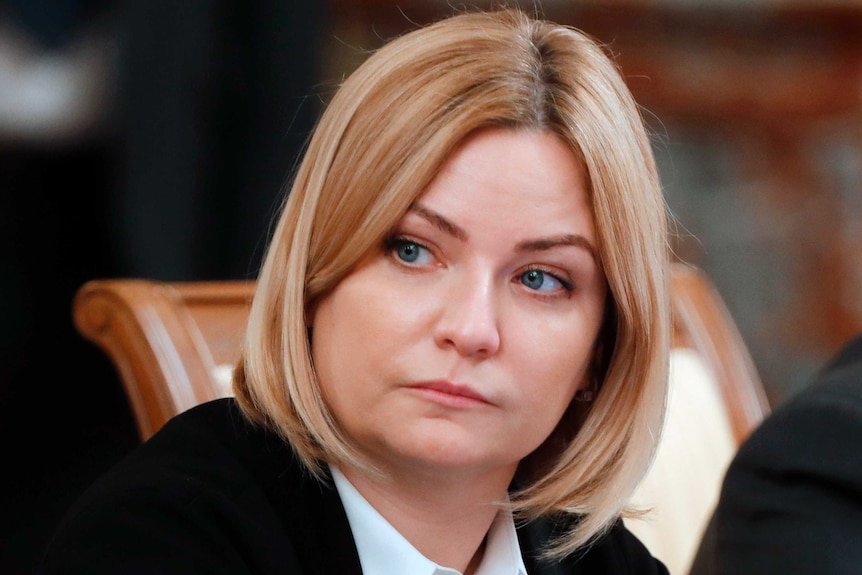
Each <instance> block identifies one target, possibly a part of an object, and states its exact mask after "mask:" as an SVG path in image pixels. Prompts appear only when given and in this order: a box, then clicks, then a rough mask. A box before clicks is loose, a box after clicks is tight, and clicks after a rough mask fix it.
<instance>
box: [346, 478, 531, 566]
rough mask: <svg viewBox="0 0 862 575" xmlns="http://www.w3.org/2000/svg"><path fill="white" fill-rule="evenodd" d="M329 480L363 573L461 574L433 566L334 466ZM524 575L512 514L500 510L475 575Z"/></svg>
mask: <svg viewBox="0 0 862 575" xmlns="http://www.w3.org/2000/svg"><path fill="white" fill-rule="evenodd" d="M330 470H331V472H332V479H333V481H334V483H335V488H336V490H337V491H338V496H339V497H340V498H341V503H342V505H343V506H344V511H345V513H346V514H347V521H348V522H349V523H350V530H351V531H352V532H353V540H354V542H355V543H356V549H357V551H358V552H359V562H360V564H361V565H362V573H363V574H364V575H403V574H404V573H411V574H415V575H461V573H460V572H459V571H456V570H455V569H450V568H448V567H442V566H440V565H437V564H436V563H434V562H433V561H431V560H430V559H428V558H427V557H425V556H424V555H422V554H421V553H420V552H419V551H418V550H417V549H416V548H415V547H414V546H413V545H412V544H411V543H410V542H409V541H407V539H405V538H404V536H402V535H401V534H400V533H399V532H398V531H397V530H396V529H395V528H394V527H393V526H392V525H391V524H390V523H389V522H388V521H387V520H386V519H384V518H383V516H382V515H380V513H378V512H377V510H376V509H374V507H372V506H371V504H370V503H368V501H367V500H366V499H365V498H364V497H363V496H362V495H361V494H360V493H359V492H358V491H357V490H356V488H355V487H353V485H352V484H351V483H350V481H348V479H347V478H346V477H345V476H344V475H343V474H342V473H341V472H340V471H339V470H338V469H336V468H335V467H333V466H330ZM501 574H511V575H527V569H526V568H525V567H524V560H523V557H521V548H520V546H519V545H518V535H517V532H516V531H515V522H514V521H513V519H512V514H511V513H510V512H509V511H508V510H505V509H501V510H500V511H499V512H498V513H497V516H496V517H495V518H494V522H493V523H492V524H491V528H490V529H489V530H488V539H487V544H486V547H485V554H484V556H483V558H482V563H481V564H480V565H479V568H478V569H477V570H476V575H501Z"/></svg>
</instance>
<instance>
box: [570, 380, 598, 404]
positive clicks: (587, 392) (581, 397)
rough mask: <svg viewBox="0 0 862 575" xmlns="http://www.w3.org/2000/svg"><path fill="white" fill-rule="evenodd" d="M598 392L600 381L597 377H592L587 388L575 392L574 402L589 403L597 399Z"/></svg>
mask: <svg viewBox="0 0 862 575" xmlns="http://www.w3.org/2000/svg"><path fill="white" fill-rule="evenodd" d="M598 390H599V382H598V379H597V378H596V377H595V376H593V377H590V382H589V383H588V384H587V386H586V387H584V388H582V389H579V390H577V391H576V392H575V397H574V400H575V401H579V402H581V403H589V402H591V401H592V400H594V399H595V398H596V392H598Z"/></svg>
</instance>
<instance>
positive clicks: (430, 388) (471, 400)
mask: <svg viewBox="0 0 862 575" xmlns="http://www.w3.org/2000/svg"><path fill="white" fill-rule="evenodd" d="M407 387H408V389H410V390H412V391H415V392H417V393H419V394H421V395H422V396H423V397H425V398H426V399H429V400H431V401H434V402H436V403H440V404H443V405H446V406H449V407H478V406H481V405H491V402H490V401H489V400H488V398H487V397H485V396H484V395H482V394H481V393H479V392H478V391H476V390H475V389H473V388H472V387H470V386H469V385H465V384H462V383H453V382H451V381H446V380H433V381H420V382H416V383H413V384H411V385H408V386H407Z"/></svg>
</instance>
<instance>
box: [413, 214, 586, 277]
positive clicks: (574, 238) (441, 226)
mask: <svg viewBox="0 0 862 575" xmlns="http://www.w3.org/2000/svg"><path fill="white" fill-rule="evenodd" d="M408 211H410V212H413V213H415V214H416V215H418V216H421V217H422V218H424V219H425V220H427V221H428V222H429V223H430V224H431V225H433V226H434V227H435V228H437V229H438V230H440V231H441V232H443V233H445V234H448V235H450V236H453V237H455V238H457V239H459V240H461V241H463V242H466V241H467V240H468V239H469V237H470V236H469V234H468V233H467V231H466V230H464V228H462V227H461V226H459V225H457V224H455V223H454V222H451V221H449V220H448V219H446V217H445V216H443V215H441V214H438V213H437V212H435V211H434V210H431V209H428V208H426V207H425V206H422V205H420V204H418V203H413V204H412V205H411V206H410V208H409V210H408ZM559 246H574V247H579V248H582V249H584V250H586V251H587V253H589V254H590V256H591V257H592V258H593V261H595V262H596V263H597V264H598V263H599V256H598V251H597V250H596V248H595V246H594V245H593V244H592V242H590V240H588V239H587V238H586V237H584V236H582V235H581V234H564V235H561V236H552V237H549V238H539V239H535V240H524V241H522V242H519V243H518V245H516V246H515V250H516V251H519V252H543V251H546V250H550V249H553V248H556V247H559Z"/></svg>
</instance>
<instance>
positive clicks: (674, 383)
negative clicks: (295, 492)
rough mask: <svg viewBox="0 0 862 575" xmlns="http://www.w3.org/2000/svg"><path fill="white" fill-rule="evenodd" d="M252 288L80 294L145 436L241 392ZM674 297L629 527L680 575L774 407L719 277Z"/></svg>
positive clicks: (681, 279) (96, 286)
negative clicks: (659, 390) (661, 415)
mask: <svg viewBox="0 0 862 575" xmlns="http://www.w3.org/2000/svg"><path fill="white" fill-rule="evenodd" d="M254 288H255V284H254V282H251V281H234V282H200V283H160V282H155V281H146V280H122V279H121V280H97V281H92V282H89V283H87V284H85V285H84V286H83V287H82V288H81V289H80V290H79V292H78V294H77V295H76V298H75V301H74V305H73V311H74V321H75V326H76V327H77V329H78V331H79V332H80V333H81V334H82V335H83V336H84V337H86V338H87V339H89V340H91V341H93V342H95V343H96V344H97V345H98V346H99V347H101V348H102V349H103V350H104V351H105V352H106V353H107V355H108V356H109V357H110V359H111V360H112V361H113V363H114V365H115V367H116V369H117V371H118V372H119V374H120V379H121V380H122V383H123V385H124V387H125V391H126V394H127V395H128V398H129V401H130V403H131V406H132V410H133V413H134V416H135V419H136V422H137V425H138V430H139V432H140V436H141V438H142V439H146V438H148V437H149V436H150V435H152V434H153V433H155V432H156V431H157V430H158V429H159V427H161V426H162V425H163V424H164V423H165V422H166V421H167V420H168V419H170V418H171V417H173V416H174V415H176V414H178V413H180V412H182V411H184V410H186V409H189V408H190V407H193V406H195V405H197V404H199V403H202V402H205V401H208V400H211V399H215V398H218V397H225V396H228V395H230V394H231V389H230V378H231V370H232V366H233V364H234V363H235V362H236V360H237V359H238V357H239V354H240V347H241V343H242V338H243V332H244V330H245V324H246V321H247V316H248V310H249V306H250V303H251V298H252V296H253V293H254ZM672 289H673V294H672V303H673V314H674V316H673V317H674V323H673V325H674V337H673V351H672V354H671V355H672V357H671V399H670V401H669V417H668V422H667V425H666V429H665V437H664V438H663V439H662V444H661V446H660V448H659V452H658V454H657V458H656V462H655V464H654V465H653V467H652V469H651V471H650V474H649V475H648V476H647V478H646V479H645V480H644V482H643V484H642V486H641V488H640V489H639V491H638V493H637V494H636V495H635V499H634V502H635V504H636V505H638V506H640V507H644V508H648V509H652V510H653V513H652V515H650V514H647V516H646V518H645V519H643V520H627V524H628V525H629V527H630V528H631V529H632V530H633V531H635V532H636V533H637V534H638V536H639V537H641V539H642V540H643V541H644V542H645V543H646V544H647V546H648V547H649V548H650V550H651V551H652V552H653V553H654V554H655V555H656V556H658V557H660V558H661V559H663V560H664V561H665V563H666V564H667V565H668V567H669V569H671V573H672V574H673V575H681V574H683V573H685V572H686V571H687V569H688V566H687V565H688V562H689V561H690V560H691V558H692V557H693V553H694V550H695V549H696V546H697V542H698V541H699V539H700V531H701V530H702V529H703V527H704V526H705V524H706V521H707V520H708V518H709V515H710V513H711V511H712V507H713V506H714V504H715V501H716V500H717V497H718V490H719V488H720V482H721V479H722V478H723V475H724V470H725V467H726V465H727V463H728V461H729V458H730V457H731V456H732V455H733V453H734V452H735V450H736V448H737V447H738V445H739V444H740V443H741V442H742V440H744V439H745V438H746V437H747V436H748V434H749V433H750V432H751V431H752V429H753V428H754V427H755V426H756V425H757V424H758V423H759V422H760V421H761V419H763V417H764V416H765V415H766V413H767V412H768V410H769V406H768V403H767V400H766V396H765V394H764V391H763V387H762V385H761V382H760V379H759V378H758V375H757V372H756V370H755V368H754V365H753V362H752V360H751V357H750V356H749V353H748V351H747V348H746V346H745V344H744V342H743V340H742V338H741V336H740V334H739V332H738V331H737V328H736V325H735V324H734V322H733V319H732V318H731V316H730V314H729V313H728V311H727V309H726V308H725V306H724V304H723V302H722V300H721V298H720V297H719V295H718V294H717V292H716V291H715V290H714V289H713V287H712V285H711V283H710V281H709V279H708V278H707V277H706V276H705V275H704V274H703V273H702V272H701V271H699V270H697V269H695V268H692V267H689V266H685V265H683V264H674V267H673V275H672ZM680 402H682V403H680ZM680 442H681V443H682V444H684V445H683V446H682V447H680V444H681V443H680ZM695 458H700V459H702V460H703V461H701V462H696V461H692V460H693V459H695ZM669 495H672V496H669Z"/></svg>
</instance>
